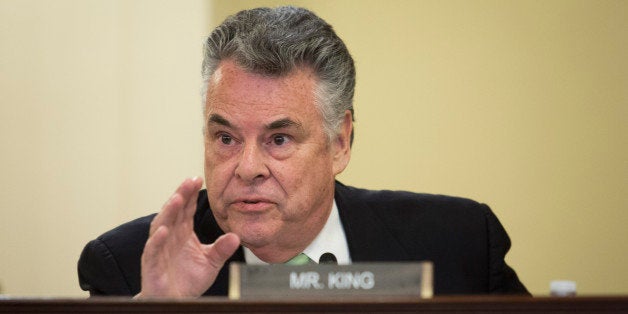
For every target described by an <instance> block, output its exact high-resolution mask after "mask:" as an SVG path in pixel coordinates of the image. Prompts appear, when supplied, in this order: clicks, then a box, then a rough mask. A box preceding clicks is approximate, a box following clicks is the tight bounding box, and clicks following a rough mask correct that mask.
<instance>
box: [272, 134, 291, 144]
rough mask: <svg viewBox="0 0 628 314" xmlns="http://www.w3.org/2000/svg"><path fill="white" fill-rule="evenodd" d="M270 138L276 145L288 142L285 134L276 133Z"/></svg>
mask: <svg viewBox="0 0 628 314" xmlns="http://www.w3.org/2000/svg"><path fill="white" fill-rule="evenodd" d="M272 140H273V144H275V145H277V146H281V145H283V144H286V142H288V137H286V136H285V135H281V134H277V135H274V136H273V139H272Z"/></svg>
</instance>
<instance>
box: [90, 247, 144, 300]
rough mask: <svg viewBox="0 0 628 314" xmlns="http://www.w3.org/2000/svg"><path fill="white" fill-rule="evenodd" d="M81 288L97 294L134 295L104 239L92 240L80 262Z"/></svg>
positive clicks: (92, 294) (91, 293)
mask: <svg viewBox="0 0 628 314" xmlns="http://www.w3.org/2000/svg"><path fill="white" fill-rule="evenodd" d="M78 276H79V285H80V286H81V289H83V290H86V291H89V294H90V295H91V296H95V295H132V292H131V290H130V288H129V284H128V282H127V280H126V279H125V278H124V276H123V273H122V271H121V269H120V266H119V265H118V262H117V261H116V259H115V257H114V255H113V254H112V252H111V250H110V249H109V248H108V247H107V245H106V244H105V242H104V241H102V240H101V239H96V240H92V241H90V242H89V243H88V244H87V245H86V246H85V248H84V249H83V252H82V253H81V257H80V258H79V262H78Z"/></svg>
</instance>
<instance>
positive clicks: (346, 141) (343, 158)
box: [332, 110, 353, 175]
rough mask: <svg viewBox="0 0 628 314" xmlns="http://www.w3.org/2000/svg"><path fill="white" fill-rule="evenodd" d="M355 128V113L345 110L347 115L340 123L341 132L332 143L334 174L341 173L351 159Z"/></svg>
mask: <svg viewBox="0 0 628 314" xmlns="http://www.w3.org/2000/svg"><path fill="white" fill-rule="evenodd" d="M352 130H353V115H352V114H351V111H349V110H347V111H345V116H344V118H343V120H342V124H341V125H340V130H339V131H340V132H339V133H338V135H337V136H336V138H335V139H334V141H333V143H332V146H333V147H332V149H333V150H334V151H333V154H334V169H333V170H334V175H338V174H339V173H341V172H342V171H343V170H345V168H346V167H347V165H348V164H349V159H351V131H352Z"/></svg>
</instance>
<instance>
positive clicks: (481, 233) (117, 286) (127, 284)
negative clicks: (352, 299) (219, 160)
mask: <svg viewBox="0 0 628 314" xmlns="http://www.w3.org/2000/svg"><path fill="white" fill-rule="evenodd" d="M335 200H336V204H337V206H338V211H339V214H340V220H341V221H342V225H343V227H344V230H345V234H346V237H347V242H348V245H349V253H350V255H351V260H352V261H353V262H367V261H369V262H372V261H423V260H430V261H432V262H434V293H435V294H436V295H443V294H489V293H497V294H505V293H522V294H528V292H527V290H526V288H525V287H524V286H523V284H522V283H521V282H520V281H519V279H518V278H517V275H516V274H515V272H514V271H513V270H512V269H511V268H510V267H509V266H508V265H506V263H505V261H504V256H505V255H506V252H507V251H508V249H509V248H510V239H509V238H508V235H507V234H506V231H505V230H504V228H503V227H502V225H501V224H500V223H499V220H498V219H497V217H495V215H494V214H493V212H491V210H490V208H489V207H488V206H486V205H484V204H480V203H477V202H474V201H471V200H468V199H463V198H454V197H449V196H442V195H428V194H416V193H410V192H399V191H370V190H364V189H357V188H353V187H349V186H345V185H343V184H341V183H338V182H337V183H336V192H335ZM154 216H155V215H150V216H146V217H142V218H139V219H136V220H133V221H131V222H128V223H126V224H123V225H121V226H119V227H117V228H115V229H113V230H111V231H109V232H107V233H105V234H103V235H102V236H100V237H98V238H97V239H96V240H93V241H91V242H89V243H88V244H87V245H86V246H85V248H84V249H83V252H82V254H81V257H80V259H79V262H78V274H79V283H80V286H81V288H82V289H83V290H88V291H89V292H90V294H91V295H135V294H137V293H138V292H139V291H140V288H141V287H140V257H141V255H142V250H143V249H144V244H145V243H146V240H147V238H148V230H149V225H150V222H151V221H152V219H153V217H154ZM194 230H195V232H196V234H197V236H198V237H199V240H200V241H201V242H203V243H212V242H213V241H214V240H215V239H216V238H217V237H218V236H220V235H221V234H223V232H222V230H220V228H219V227H218V225H217V224H216V221H215V220H214V217H213V215H212V213H211V210H210V208H209V203H208V201H207V194H206V192H205V191H202V192H201V193H200V196H199V199H198V207H197V211H196V214H195V216H194ZM232 261H244V254H243V251H242V248H240V249H238V250H237V251H236V253H235V254H234V255H233V256H232V257H231V258H230V259H229V261H227V263H225V267H223V268H222V270H221V271H220V274H219V275H218V277H217V279H216V282H215V283H214V284H213V285H212V286H211V288H210V289H209V290H207V292H206V293H205V295H226V293H227V282H228V276H229V274H228V267H227V265H228V264H229V262H232Z"/></svg>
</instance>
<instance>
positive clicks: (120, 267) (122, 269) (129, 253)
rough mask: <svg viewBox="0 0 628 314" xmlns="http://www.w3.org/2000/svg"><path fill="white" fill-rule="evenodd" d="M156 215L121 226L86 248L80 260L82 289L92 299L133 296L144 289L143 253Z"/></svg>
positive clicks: (79, 268) (79, 274)
mask: <svg viewBox="0 0 628 314" xmlns="http://www.w3.org/2000/svg"><path fill="white" fill-rule="evenodd" d="M154 216H155V215H154V214H153V215H148V216H145V217H141V218H138V219H135V220H133V221H130V222H127V223H125V224H122V225H120V226H118V227H116V228H114V229H113V230H110V231H108V232H106V233H104V234H103V235H101V236H100V237H98V238H97V239H96V240H93V241H91V242H89V243H88V244H87V245H86V246H85V248H84V249H83V253H81V257H80V258H79V261H78V277H79V285H80V286H81V288H82V289H83V290H87V291H89V293H90V294H91V295H92V296H93V295H117V296H132V295H136V294H137V293H138V292H139V291H140V290H141V258H142V252H143V251H144V245H145V244H146V240H148V231H149V228H150V222H151V221H152V220H153V217H154Z"/></svg>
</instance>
